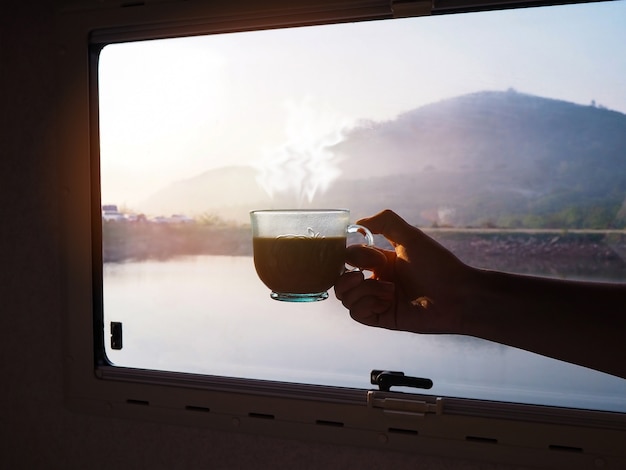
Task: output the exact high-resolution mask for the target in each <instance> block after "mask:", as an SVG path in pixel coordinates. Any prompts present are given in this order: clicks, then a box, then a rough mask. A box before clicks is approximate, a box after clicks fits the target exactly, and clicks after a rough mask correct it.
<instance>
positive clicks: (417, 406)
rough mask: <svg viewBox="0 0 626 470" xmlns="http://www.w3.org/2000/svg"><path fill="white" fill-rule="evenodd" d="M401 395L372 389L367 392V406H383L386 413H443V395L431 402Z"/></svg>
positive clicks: (416, 414) (419, 414) (420, 415)
mask: <svg viewBox="0 0 626 470" xmlns="http://www.w3.org/2000/svg"><path fill="white" fill-rule="evenodd" d="M399 395H400V396H402V394H398V393H392V392H379V391H376V390H370V391H368V392H367V406H368V407H369V408H381V409H382V410H383V411H384V412H385V413H391V414H402V415H409V416H418V417H424V416H426V415H427V414H430V415H442V414H443V398H441V397H438V398H437V399H436V400H435V403H429V402H427V401H425V400H418V399H416V398H411V397H408V396H402V398H400V397H399Z"/></svg>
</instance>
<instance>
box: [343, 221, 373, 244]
mask: <svg viewBox="0 0 626 470" xmlns="http://www.w3.org/2000/svg"><path fill="white" fill-rule="evenodd" d="M347 232H348V233H360V234H361V235H363V236H364V237H365V240H366V242H367V245H368V246H374V235H372V232H370V231H369V229H368V228H366V227H363V226H362V225H358V224H350V225H348V230H347Z"/></svg>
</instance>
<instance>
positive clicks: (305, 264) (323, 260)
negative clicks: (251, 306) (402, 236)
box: [250, 209, 374, 302]
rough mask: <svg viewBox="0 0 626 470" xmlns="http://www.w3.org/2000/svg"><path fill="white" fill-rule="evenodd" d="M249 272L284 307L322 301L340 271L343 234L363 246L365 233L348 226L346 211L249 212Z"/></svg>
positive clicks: (367, 237)
mask: <svg viewBox="0 0 626 470" xmlns="http://www.w3.org/2000/svg"><path fill="white" fill-rule="evenodd" d="M250 221H251V223H252V245H253V252H254V266H255V268H256V272H257V275H258V276H259V279H261V281H262V282H263V283H264V284H265V285H266V286H267V287H268V288H269V289H270V290H271V294H270V297H271V298H272V299H274V300H280V301H285V302H315V301H319V300H324V299H326V298H328V289H330V288H331V287H332V286H333V285H334V284H335V282H336V281H337V279H338V278H339V276H340V275H341V274H342V273H343V271H344V270H345V258H346V253H345V251H346V244H347V236H348V234H349V233H360V234H362V235H363V236H364V238H365V240H366V243H367V244H368V245H373V244H374V238H373V236H372V234H371V232H370V231H369V230H368V229H367V228H365V227H363V226H361V225H356V224H350V211H349V210H347V209H285V210H256V211H252V212H250Z"/></svg>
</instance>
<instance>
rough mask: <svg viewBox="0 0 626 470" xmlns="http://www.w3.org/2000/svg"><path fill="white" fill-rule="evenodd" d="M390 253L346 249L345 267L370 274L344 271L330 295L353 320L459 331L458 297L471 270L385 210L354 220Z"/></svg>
mask: <svg viewBox="0 0 626 470" xmlns="http://www.w3.org/2000/svg"><path fill="white" fill-rule="evenodd" d="M358 223H359V224H360V225H363V226H365V227H367V228H369V229H370V230H371V231H372V233H375V234H382V235H384V236H385V237H386V238H387V240H389V242H390V243H391V245H392V246H393V247H394V251H390V250H383V249H380V248H377V247H367V246H356V245H355V246H350V247H348V248H347V259H346V261H347V262H348V264H350V265H352V266H355V267H358V268H361V269H365V270H368V271H372V272H373V275H372V277H370V278H368V279H365V278H364V275H363V273H362V272H360V271H351V272H346V273H344V274H343V275H342V276H341V277H340V278H339V280H338V281H337V283H336V284H335V294H336V296H337V298H338V299H339V300H340V301H341V302H342V303H343V305H344V306H345V307H346V308H347V309H348V310H349V311H350V315H351V316H352V318H353V319H355V320H356V321H358V322H360V323H363V324H365V325H369V326H378V327H381V328H388V329H392V330H404V331H411V332H415V333H462V331H463V305H464V298H465V296H466V295H468V293H469V292H470V289H471V285H472V278H473V273H474V269H473V268H471V267H469V266H467V265H465V264H464V263H462V262H461V261H460V260H459V259H458V258H456V257H455V256H454V255H453V254H452V253H451V252H450V251H448V250H447V249H445V248H444V247H442V246H441V245H439V244H438V243H437V242H436V241H435V240H433V239H432V238H430V237H428V236H427V235H425V234H424V233H423V232H422V231H420V230H419V229H417V228H415V227H413V226H411V225H409V224H408V223H407V222H405V221H404V220H403V219H402V218H400V217H399V216H398V215H397V214H395V213H394V212H392V211H390V210H386V211H383V212H381V213H379V214H377V215H375V216H373V217H370V218H366V219H362V220H359V221H358Z"/></svg>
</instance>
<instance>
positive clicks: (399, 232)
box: [357, 209, 426, 245]
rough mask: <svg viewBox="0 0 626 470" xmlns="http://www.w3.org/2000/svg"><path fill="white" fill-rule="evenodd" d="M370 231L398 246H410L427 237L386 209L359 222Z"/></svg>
mask: <svg viewBox="0 0 626 470" xmlns="http://www.w3.org/2000/svg"><path fill="white" fill-rule="evenodd" d="M357 223H358V224H359V225H363V226H365V227H367V228H368V229H370V230H371V231H372V232H373V233H379V234H382V235H384V236H385V238H387V239H388V240H390V241H392V242H395V243H396V244H401V245H408V244H410V243H411V242H415V240H416V239H423V238H425V237H426V235H424V234H423V233H422V232H421V231H420V230H419V229H417V228H415V227H413V226H412V225H410V224H409V223H408V222H406V221H405V220H404V219H403V218H402V217H400V216H399V215H398V214H396V213H395V212H393V211H391V210H389V209H386V210H384V211H382V212H379V213H378V214H376V215H374V216H372V217H366V218H364V219H361V220H359V221H357Z"/></svg>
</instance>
